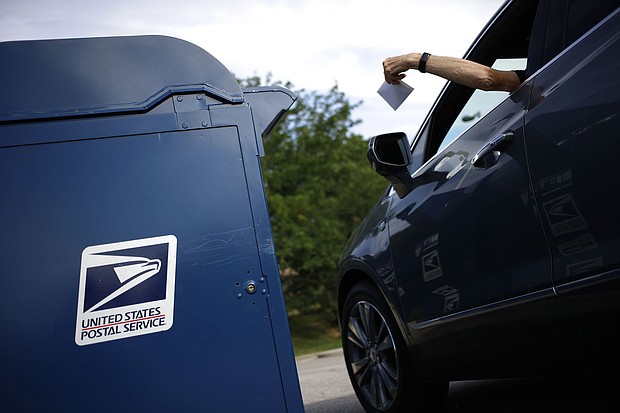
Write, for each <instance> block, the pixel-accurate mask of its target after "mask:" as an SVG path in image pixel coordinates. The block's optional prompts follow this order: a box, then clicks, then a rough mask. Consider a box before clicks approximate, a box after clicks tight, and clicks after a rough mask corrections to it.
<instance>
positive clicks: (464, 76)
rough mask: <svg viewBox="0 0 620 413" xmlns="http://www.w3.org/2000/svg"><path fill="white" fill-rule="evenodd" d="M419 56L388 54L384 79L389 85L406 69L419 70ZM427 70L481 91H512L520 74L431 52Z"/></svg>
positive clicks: (517, 84)
mask: <svg viewBox="0 0 620 413" xmlns="http://www.w3.org/2000/svg"><path fill="white" fill-rule="evenodd" d="M421 58H422V54H421V53H409V54H405V55H401V56H395V57H388V58H387V59H385V60H384V61H383V73H384V75H385V81H386V82H387V83H390V84H398V83H400V81H401V80H402V79H403V78H404V77H405V76H406V74H405V72H406V71H407V70H409V69H415V70H418V67H419V63H420V59H421ZM426 72H428V73H432V74H434V75H437V76H441V77H443V78H444V79H447V80H450V81H452V82H455V83H459V84H461V85H465V86H468V87H471V88H475V89H482V90H499V91H506V92H512V91H513V90H515V89H516V88H517V87H518V86H519V85H520V84H521V80H519V76H518V75H517V74H516V73H515V72H513V71H503V70H496V69H492V68H490V67H488V66H484V65H481V64H479V63H476V62H472V61H471V60H465V59H458V58H455V57H445V56H435V55H431V56H430V57H429V58H428V60H427V61H426Z"/></svg>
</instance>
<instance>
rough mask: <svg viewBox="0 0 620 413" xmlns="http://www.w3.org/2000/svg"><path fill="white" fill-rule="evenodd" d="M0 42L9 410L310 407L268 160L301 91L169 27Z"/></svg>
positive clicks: (3, 369)
mask: <svg viewBox="0 0 620 413" xmlns="http://www.w3.org/2000/svg"><path fill="white" fill-rule="evenodd" d="M0 62H2V63H1V64H0V95H1V96H2V99H1V100H0V177H1V179H2V202H1V203H0V217H1V218H0V219H1V220H2V225H1V229H2V236H1V238H0V239H1V244H0V263H1V265H2V267H1V268H2V270H1V271H2V276H1V277H0V327H1V329H2V333H1V337H0V403H1V404H2V406H3V407H2V409H3V411H11V412H56V411H58V412H82V411H84V412H112V411H113V412H173V411H174V412H197V411H200V412H218V413H219V412H235V413H237V412H249V411H252V412H270V413H271V412H301V411H303V404H302V401H301V392H300V389H299V381H298V377H297V371H296V366H295V359H294V355H293V349H292V345H291V339H290V333H289V328H288V323H287V318H286V311H285V306H284V300H283V296H282V291H281V286H280V280H279V271H278V267H277V262H276V258H275V252H274V244H273V239H272V232H271V227H270V223H269V217H268V210H267V204H266V201H265V192H264V186H263V181H262V175H261V169H260V163H259V157H260V156H262V155H263V146H262V140H261V136H262V135H264V134H266V133H268V132H269V130H270V128H272V127H273V125H274V124H275V122H276V121H277V120H278V119H279V117H280V116H281V115H282V114H283V113H285V112H286V111H287V110H288V108H289V107H290V106H291V105H292V104H293V102H294V101H295V96H294V95H293V94H292V93H291V92H289V91H288V90H286V89H284V88H279V87H272V88H271V87H262V88H256V89H251V90H242V89H241V88H240V86H239V84H238V83H237V81H236V80H235V78H234V76H232V75H231V73H230V72H229V71H228V70H227V69H226V68H225V67H224V66H223V65H222V64H221V63H220V62H219V61H217V60H216V59H215V58H214V57H212V56H211V55H210V54H208V53H207V52H205V51H204V50H202V49H200V48H199V47H197V46H195V45H193V44H191V43H187V42H184V41H181V40H179V39H175V38H170V37H162V36H137V37H112V38H91V39H65V40H46V41H20V42H4V43H0ZM4 409H8V410H4Z"/></svg>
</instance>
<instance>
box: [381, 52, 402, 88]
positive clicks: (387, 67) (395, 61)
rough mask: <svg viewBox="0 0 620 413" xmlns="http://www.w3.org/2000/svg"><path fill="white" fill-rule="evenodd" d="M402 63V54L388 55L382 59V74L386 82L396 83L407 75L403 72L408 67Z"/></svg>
mask: <svg viewBox="0 0 620 413" xmlns="http://www.w3.org/2000/svg"><path fill="white" fill-rule="evenodd" d="M403 63H404V62H403V59H402V56H396V57H388V58H387V59H385V60H384V61H383V76H384V77H385V81H386V82H387V83H389V84H391V85H397V84H399V83H400V81H401V80H402V79H403V78H404V77H405V76H407V75H406V74H405V73H404V72H405V71H406V70H408V67H407V66H406V64H403Z"/></svg>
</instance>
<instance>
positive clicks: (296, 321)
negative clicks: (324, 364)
mask: <svg viewBox="0 0 620 413" xmlns="http://www.w3.org/2000/svg"><path fill="white" fill-rule="evenodd" d="M289 326H290V329H291V336H292V338H293V349H294V350H295V356H296V357H299V356H304V355H307V354H312V353H318V352H321V351H325V350H332V349H335V348H339V347H340V346H341V341H340V330H339V328H338V321H337V320H336V319H335V317H333V318H332V316H329V315H325V314H306V315H298V316H290V317H289Z"/></svg>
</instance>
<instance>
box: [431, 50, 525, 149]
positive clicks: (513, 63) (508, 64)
mask: <svg viewBox="0 0 620 413" xmlns="http://www.w3.org/2000/svg"><path fill="white" fill-rule="evenodd" d="M526 66H527V59H525V58H521V59H498V60H496V61H495V63H494V64H493V66H492V67H493V68H494V69H498V70H525V67H526ZM508 95H509V93H508V92H496V91H491V92H486V91H483V90H475V91H474V93H473V94H472V95H471V97H470V98H469V100H468V101H467V103H465V105H464V106H463V109H461V111H460V113H459V114H458V115H457V117H456V119H455V120H454V122H453V123H452V126H451V127H450V129H449V130H448V132H447V133H446V135H445V136H444V138H443V140H442V142H441V144H440V145H439V149H438V150H437V151H438V152H441V151H442V150H443V149H444V148H446V147H447V146H448V145H450V144H451V143H452V142H453V141H454V140H455V139H456V138H458V137H459V136H460V135H461V134H462V133H463V132H465V131H466V130H467V129H469V128H470V127H472V126H473V125H475V124H476V122H478V120H480V119H481V118H482V117H483V116H485V115H486V114H487V113H489V112H490V111H491V110H492V109H493V108H494V107H495V106H497V105H498V104H499V103H500V102H501V101H503V100H504V99H506V98H507V97H508Z"/></svg>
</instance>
